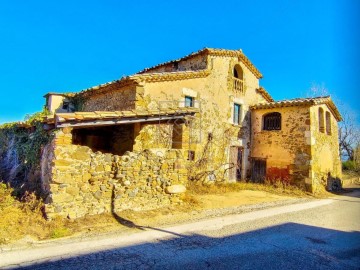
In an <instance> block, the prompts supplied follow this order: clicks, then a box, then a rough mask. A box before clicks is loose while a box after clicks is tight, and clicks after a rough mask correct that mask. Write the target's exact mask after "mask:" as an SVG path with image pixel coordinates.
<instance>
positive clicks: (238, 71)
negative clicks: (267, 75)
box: [233, 64, 243, 80]
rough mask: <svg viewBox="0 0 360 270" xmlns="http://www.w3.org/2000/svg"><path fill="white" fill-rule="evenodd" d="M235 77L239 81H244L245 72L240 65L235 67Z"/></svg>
mask: <svg viewBox="0 0 360 270" xmlns="http://www.w3.org/2000/svg"><path fill="white" fill-rule="evenodd" d="M233 75H234V77H235V78H237V79H240V80H242V79H243V70H242V68H241V66H240V65H239V64H237V65H235V66H234V74H233Z"/></svg>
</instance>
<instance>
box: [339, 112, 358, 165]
mask: <svg viewBox="0 0 360 270" xmlns="http://www.w3.org/2000/svg"><path fill="white" fill-rule="evenodd" d="M341 113H342V117H343V121H342V122H341V123H340V124H339V147H340V153H341V156H342V157H343V158H346V159H348V160H354V154H355V149H356V147H358V145H359V144H360V129H359V127H358V126H357V125H356V118H355V116H354V114H352V113H351V112H349V111H346V110H345V111H344V110H342V112H341Z"/></svg>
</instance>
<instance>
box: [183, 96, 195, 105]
mask: <svg viewBox="0 0 360 270" xmlns="http://www.w3.org/2000/svg"><path fill="white" fill-rule="evenodd" d="M185 107H194V98H193V97H189V96H185Z"/></svg>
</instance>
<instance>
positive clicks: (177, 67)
mask: <svg viewBox="0 0 360 270" xmlns="http://www.w3.org/2000/svg"><path fill="white" fill-rule="evenodd" d="M206 67H207V61H206V55H196V56H193V57H190V58H188V59H186V60H182V61H179V62H173V63H169V64H165V65H162V66H159V67H156V68H153V69H151V70H149V71H146V72H145V73H160V72H175V71H191V70H201V69H206Z"/></svg>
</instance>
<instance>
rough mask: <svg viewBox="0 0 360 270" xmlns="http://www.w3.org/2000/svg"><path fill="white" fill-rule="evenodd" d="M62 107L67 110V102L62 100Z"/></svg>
mask: <svg viewBox="0 0 360 270" xmlns="http://www.w3.org/2000/svg"><path fill="white" fill-rule="evenodd" d="M62 109H63V110H67V111H69V102H66V101H64V102H63V105H62Z"/></svg>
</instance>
